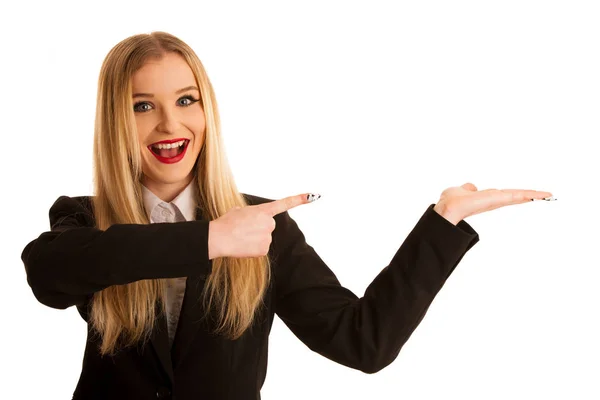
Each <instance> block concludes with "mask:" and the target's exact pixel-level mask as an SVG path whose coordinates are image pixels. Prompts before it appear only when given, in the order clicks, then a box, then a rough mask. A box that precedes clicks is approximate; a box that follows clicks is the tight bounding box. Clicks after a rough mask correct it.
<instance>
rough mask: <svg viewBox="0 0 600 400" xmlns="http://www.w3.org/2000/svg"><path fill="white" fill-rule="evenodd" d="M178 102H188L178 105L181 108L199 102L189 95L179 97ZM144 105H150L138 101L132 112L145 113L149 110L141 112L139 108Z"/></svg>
mask: <svg viewBox="0 0 600 400" xmlns="http://www.w3.org/2000/svg"><path fill="white" fill-rule="evenodd" d="M179 100H189V102H188V103H187V104H181V103H180V104H181V106H182V107H189V106H191V105H192V104H194V103H196V102H198V101H199V100H198V99H195V98H194V97H193V96H191V95H187V96H183V97H180V98H179V99H178V101H179ZM144 105H150V103H148V102H147V101H138V102H137V103H135V104H134V105H133V111H134V112H142V113H144V112H146V111H149V109H144V110H142V109H140V108H139V107H140V106H144Z"/></svg>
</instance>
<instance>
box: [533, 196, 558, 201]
mask: <svg viewBox="0 0 600 400" xmlns="http://www.w3.org/2000/svg"><path fill="white" fill-rule="evenodd" d="M534 200H546V201H556V200H558V199H555V198H554V196H550V197H545V198H543V199H531V201H534Z"/></svg>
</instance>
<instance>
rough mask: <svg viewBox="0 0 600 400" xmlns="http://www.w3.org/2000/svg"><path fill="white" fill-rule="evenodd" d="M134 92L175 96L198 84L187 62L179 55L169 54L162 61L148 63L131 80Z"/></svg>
mask: <svg viewBox="0 0 600 400" xmlns="http://www.w3.org/2000/svg"><path fill="white" fill-rule="evenodd" d="M131 83H132V85H133V92H134V93H135V92H146V93H155V94H160V93H164V94H173V93H174V92H175V91H176V90H178V89H181V88H183V87H185V86H191V85H195V84H196V79H195V78H194V74H193V73H192V70H191V68H190V67H189V65H188V64H187V62H186V61H185V60H184V59H183V57H181V56H180V55H178V54H174V53H169V54H167V55H165V56H164V57H163V58H162V59H161V60H150V61H147V62H146V63H145V64H144V65H143V66H142V68H140V69H139V70H137V71H136V72H135V73H134V74H133V77H132V79H131Z"/></svg>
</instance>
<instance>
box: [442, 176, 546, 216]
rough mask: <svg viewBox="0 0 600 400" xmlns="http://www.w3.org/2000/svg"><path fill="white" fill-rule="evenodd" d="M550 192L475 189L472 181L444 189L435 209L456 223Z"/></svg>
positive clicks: (541, 197) (538, 197) (542, 196)
mask: <svg viewBox="0 0 600 400" xmlns="http://www.w3.org/2000/svg"><path fill="white" fill-rule="evenodd" d="M551 196H552V193H550V192H542V191H538V190H525V189H485V190H480V191H478V190H477V187H475V185H473V184H472V183H465V184H464V185H462V186H456V187H450V188H448V189H446V190H444V191H443V192H442V194H441V196H440V201H439V202H438V203H437V204H436V206H435V208H434V209H435V210H436V211H437V212H438V213H440V214H442V215H443V216H444V217H446V218H447V219H448V220H449V221H451V222H452V223H454V224H456V223H458V222H459V221H460V220H462V219H464V218H466V217H468V216H471V215H475V214H480V213H482V212H486V211H491V210H495V209H496V208H500V207H504V206H509V205H513V204H521V203H527V202H529V201H532V200H535V199H538V200H541V199H544V198H547V197H551Z"/></svg>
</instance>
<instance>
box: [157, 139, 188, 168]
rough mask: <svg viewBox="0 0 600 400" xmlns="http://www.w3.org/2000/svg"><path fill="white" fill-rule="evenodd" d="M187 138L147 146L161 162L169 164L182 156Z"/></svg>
mask: <svg viewBox="0 0 600 400" xmlns="http://www.w3.org/2000/svg"><path fill="white" fill-rule="evenodd" d="M189 142H190V141H189V139H180V140H176V141H173V142H167V141H163V142H158V143H154V144H151V145H150V146H148V149H149V150H150V151H151V152H152V154H153V155H154V156H155V157H156V158H157V159H158V160H159V161H161V162H163V163H167V164H171V163H174V162H177V161H179V160H181V159H182V158H183V156H184V155H185V151H186V149H187V145H188V144H189Z"/></svg>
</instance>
